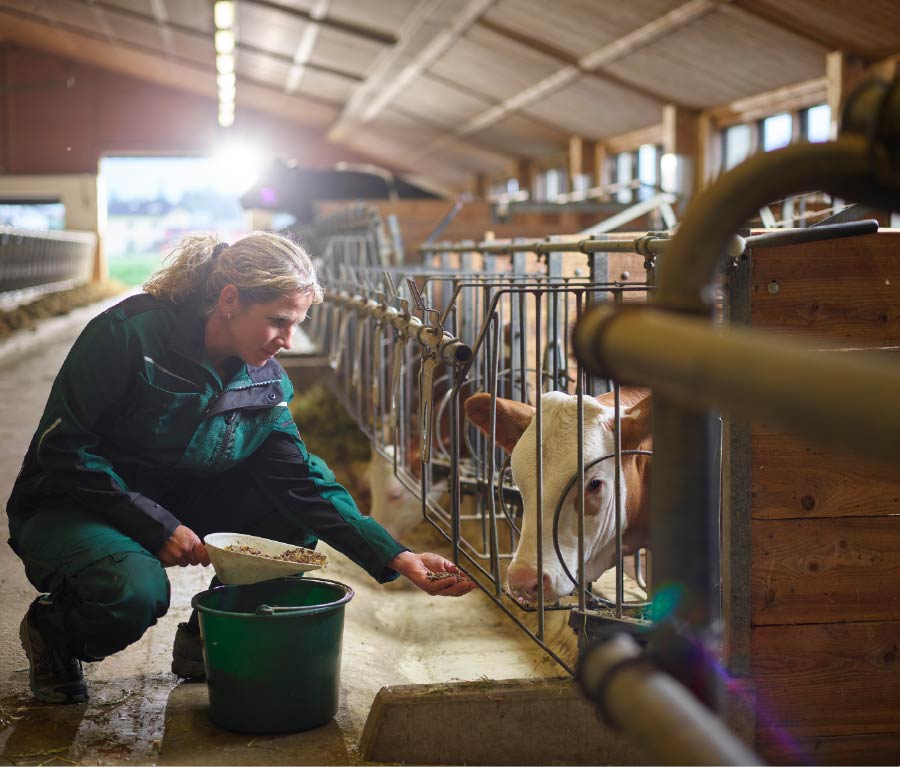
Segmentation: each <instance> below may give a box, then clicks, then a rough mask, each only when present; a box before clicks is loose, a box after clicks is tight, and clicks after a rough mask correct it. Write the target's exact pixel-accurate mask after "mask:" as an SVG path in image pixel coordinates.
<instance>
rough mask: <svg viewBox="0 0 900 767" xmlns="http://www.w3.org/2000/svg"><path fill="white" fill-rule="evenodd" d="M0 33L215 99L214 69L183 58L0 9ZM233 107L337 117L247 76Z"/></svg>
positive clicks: (308, 121) (310, 118)
mask: <svg viewBox="0 0 900 767" xmlns="http://www.w3.org/2000/svg"><path fill="white" fill-rule="evenodd" d="M0 29H2V30H3V34H4V39H6V40H12V41H15V42H17V43H20V44H21V45H25V46H30V47H33V48H37V49H39V50H44V51H50V52H51V53H55V54H57V55H60V56H65V57H67V58H71V59H74V60H76V61H82V62H86V63H88V64H92V65H94V66H97V67H100V68H102V69H109V70H111V71H114V72H120V73H122V74H126V75H130V76H132V77H136V78H138V79H140V80H146V81H149V82H154V83H157V84H159V85H165V86H168V87H172V88H178V89H180V90H183V91H189V92H191V93H196V94H197V95H198V96H202V97H204V98H208V99H209V100H210V101H211V102H213V101H214V100H215V93H216V74H215V68H214V67H213V66H212V65H210V66H208V67H205V66H203V65H201V64H198V63H196V62H192V61H190V60H184V59H175V58H172V57H170V58H165V57H164V56H163V55H162V54H161V52H160V51H157V50H156V49H151V50H148V49H146V48H145V47H143V46H139V45H137V44H134V43H128V44H125V43H120V42H118V43H110V42H109V41H108V40H107V39H106V37H105V36H104V35H103V34H102V33H99V32H96V33H89V32H87V31H85V30H83V29H81V28H76V27H73V26H71V25H66V24H62V23H56V24H54V25H53V26H50V25H49V24H48V23H47V21H46V20H45V19H42V18H38V19H36V20H35V17H34V16H33V14H28V13H25V12H22V11H19V10H18V9H16V10H11V9H7V8H0ZM238 84H239V86H240V87H238V90H237V103H238V104H239V105H240V106H244V107H248V108H252V109H256V110H258V111H260V112H263V113H266V114H273V115H276V116H278V117H281V118H284V119H287V120H292V121H293V122H296V123H299V124H303V125H309V126H314V127H317V128H321V127H322V126H323V125H324V124H326V123H327V121H328V120H329V119H330V118H331V117H332V116H333V115H335V114H336V113H337V110H336V109H335V107H334V105H330V104H329V105H326V104H322V103H321V102H320V100H319V99H316V98H307V97H300V96H289V95H287V94H285V93H284V91H282V90H281V89H280V88H277V87H274V86H271V85H267V84H263V83H259V82H258V81H255V80H249V79H247V78H243V77H239V78H238Z"/></svg>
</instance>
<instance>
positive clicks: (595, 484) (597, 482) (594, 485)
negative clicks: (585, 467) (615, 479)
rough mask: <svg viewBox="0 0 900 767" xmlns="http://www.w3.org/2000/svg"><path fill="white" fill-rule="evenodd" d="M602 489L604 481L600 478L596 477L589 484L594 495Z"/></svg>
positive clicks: (589, 488)
mask: <svg viewBox="0 0 900 767" xmlns="http://www.w3.org/2000/svg"><path fill="white" fill-rule="evenodd" d="M601 487H603V480H602V479H600V478H599V477H594V478H593V479H592V480H591V481H590V482H588V490H589V491H590V492H592V493H596V492H597V491H598V490H599V489H600V488H601Z"/></svg>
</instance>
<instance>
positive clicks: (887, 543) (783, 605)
mask: <svg viewBox="0 0 900 767" xmlns="http://www.w3.org/2000/svg"><path fill="white" fill-rule="evenodd" d="M751 540H752V547H753V552H754V556H753V563H752V566H751V589H752V613H751V620H752V623H753V625H755V626H759V625H771V624H800V623H822V622H826V621H829V622H835V623H837V622H842V621H873V620H890V619H892V618H895V617H897V616H900V517H874V518H871V517H870V518H852V519H850V518H839V519H812V520H806V519H778V520H753V522H752V523H751ZM898 682H900V678H898Z"/></svg>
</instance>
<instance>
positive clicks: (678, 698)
mask: <svg viewBox="0 0 900 767" xmlns="http://www.w3.org/2000/svg"><path fill="white" fill-rule="evenodd" d="M578 676H579V682H580V683H581V687H582V689H583V690H584V692H585V694H586V695H587V697H588V698H589V699H590V700H591V701H593V702H594V704H595V705H596V706H597V708H598V709H599V710H600V712H601V713H602V715H603V716H604V717H605V718H606V719H607V720H608V721H609V722H610V723H611V724H612V725H614V726H615V727H617V728H618V729H619V730H621V731H622V732H624V733H625V734H626V735H627V736H629V737H630V738H631V739H632V740H633V741H634V742H636V743H640V744H641V745H642V746H643V747H644V748H645V749H646V750H647V751H649V752H650V754H651V755H652V757H653V760H652V763H653V764H697V765H700V764H702V765H707V764H710V765H714V764H761V763H762V761H761V760H760V758H759V757H758V756H757V755H756V754H754V753H753V752H752V751H751V750H750V749H748V748H747V747H746V746H745V745H744V744H743V743H742V742H741V741H739V740H738V739H737V738H736V737H735V736H734V735H733V734H732V733H731V732H730V731H729V730H728V728H727V727H725V725H724V724H723V723H722V722H721V721H720V720H719V719H718V718H717V717H716V716H715V715H714V714H713V713H712V712H711V711H710V710H709V709H708V708H706V707H705V706H704V705H703V704H702V703H700V702H699V701H698V700H697V699H696V698H695V697H694V696H693V695H692V694H691V693H690V692H689V691H688V690H687V689H686V688H685V687H684V686H682V685H681V684H680V683H679V682H677V681H676V680H675V679H674V678H673V677H671V676H669V675H668V674H666V673H664V672H662V671H660V670H658V669H656V668H655V667H654V666H653V665H651V664H650V663H649V662H648V661H646V660H644V659H643V658H642V652H641V649H640V647H639V646H638V644H637V642H635V641H634V639H632V638H631V637H630V636H628V635H627V634H616V635H615V636H614V637H612V638H611V639H608V640H607V641H605V642H603V643H601V644H599V645H595V646H594V647H593V648H591V649H590V650H589V651H588V652H587V653H586V654H585V656H584V658H582V660H581V663H580V664H579V674H578Z"/></svg>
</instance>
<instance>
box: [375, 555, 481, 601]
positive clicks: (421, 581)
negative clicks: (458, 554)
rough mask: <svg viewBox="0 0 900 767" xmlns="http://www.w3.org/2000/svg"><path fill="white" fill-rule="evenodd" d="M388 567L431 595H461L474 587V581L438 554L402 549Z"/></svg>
mask: <svg viewBox="0 0 900 767" xmlns="http://www.w3.org/2000/svg"><path fill="white" fill-rule="evenodd" d="M388 567H390V568H392V569H394V570H396V571H397V572H398V573H400V574H401V575H403V576H404V577H406V578H407V579H408V580H409V581H410V582H411V583H412V584H413V585H414V586H417V587H418V588H420V589H422V591H425V592H427V593H428V594H431V595H432V596H441V597H461V596H462V595H463V594H468V593H469V592H470V591H471V590H472V589H474V588H475V583H474V581H472V580H470V579H469V578H468V577H466V575H465V574H464V573H463V572H462V571H461V570H460V569H459V568H458V567H457V566H456V565H454V564H453V563H452V562H451V561H450V560H449V559H445V558H444V557H442V556H440V555H439V554H431V553H428V552H426V553H424V554H414V553H413V552H411V551H404V552H401V553H400V554H398V555H397V556H396V557H394V558H393V559H392V560H391V561H390V562H388Z"/></svg>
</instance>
